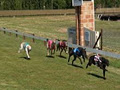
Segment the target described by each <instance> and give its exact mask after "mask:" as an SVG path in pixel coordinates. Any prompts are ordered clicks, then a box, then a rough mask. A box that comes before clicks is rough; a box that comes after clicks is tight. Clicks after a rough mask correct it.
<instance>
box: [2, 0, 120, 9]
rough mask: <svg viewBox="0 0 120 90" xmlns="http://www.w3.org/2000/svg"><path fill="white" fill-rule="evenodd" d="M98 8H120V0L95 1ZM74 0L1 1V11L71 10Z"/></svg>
mask: <svg viewBox="0 0 120 90" xmlns="http://www.w3.org/2000/svg"><path fill="white" fill-rule="evenodd" d="M94 1H95V7H96V8H105V7H107V8H111V7H120V0H94ZM71 8H73V7H72V0H0V10H37V9H71Z"/></svg>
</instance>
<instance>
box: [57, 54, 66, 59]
mask: <svg viewBox="0 0 120 90" xmlns="http://www.w3.org/2000/svg"><path fill="white" fill-rule="evenodd" d="M57 56H58V57H60V58H63V59H67V58H66V57H65V56H60V55H57Z"/></svg>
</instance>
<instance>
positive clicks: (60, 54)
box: [60, 48, 63, 56]
mask: <svg viewBox="0 0 120 90" xmlns="http://www.w3.org/2000/svg"><path fill="white" fill-rule="evenodd" d="M62 52H63V48H61V51H60V56H61V54H62Z"/></svg>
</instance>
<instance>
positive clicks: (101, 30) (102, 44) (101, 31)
mask: <svg viewBox="0 0 120 90" xmlns="http://www.w3.org/2000/svg"><path fill="white" fill-rule="evenodd" d="M100 46H101V47H100V49H101V50H102V49H103V30H102V29H101V45H100Z"/></svg>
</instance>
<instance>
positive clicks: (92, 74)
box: [87, 73, 105, 80]
mask: <svg viewBox="0 0 120 90" xmlns="http://www.w3.org/2000/svg"><path fill="white" fill-rule="evenodd" d="M87 74H88V75H91V76H94V77H97V78H101V79H104V80H105V78H104V77H102V76H99V75H96V74H94V73H87Z"/></svg>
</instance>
